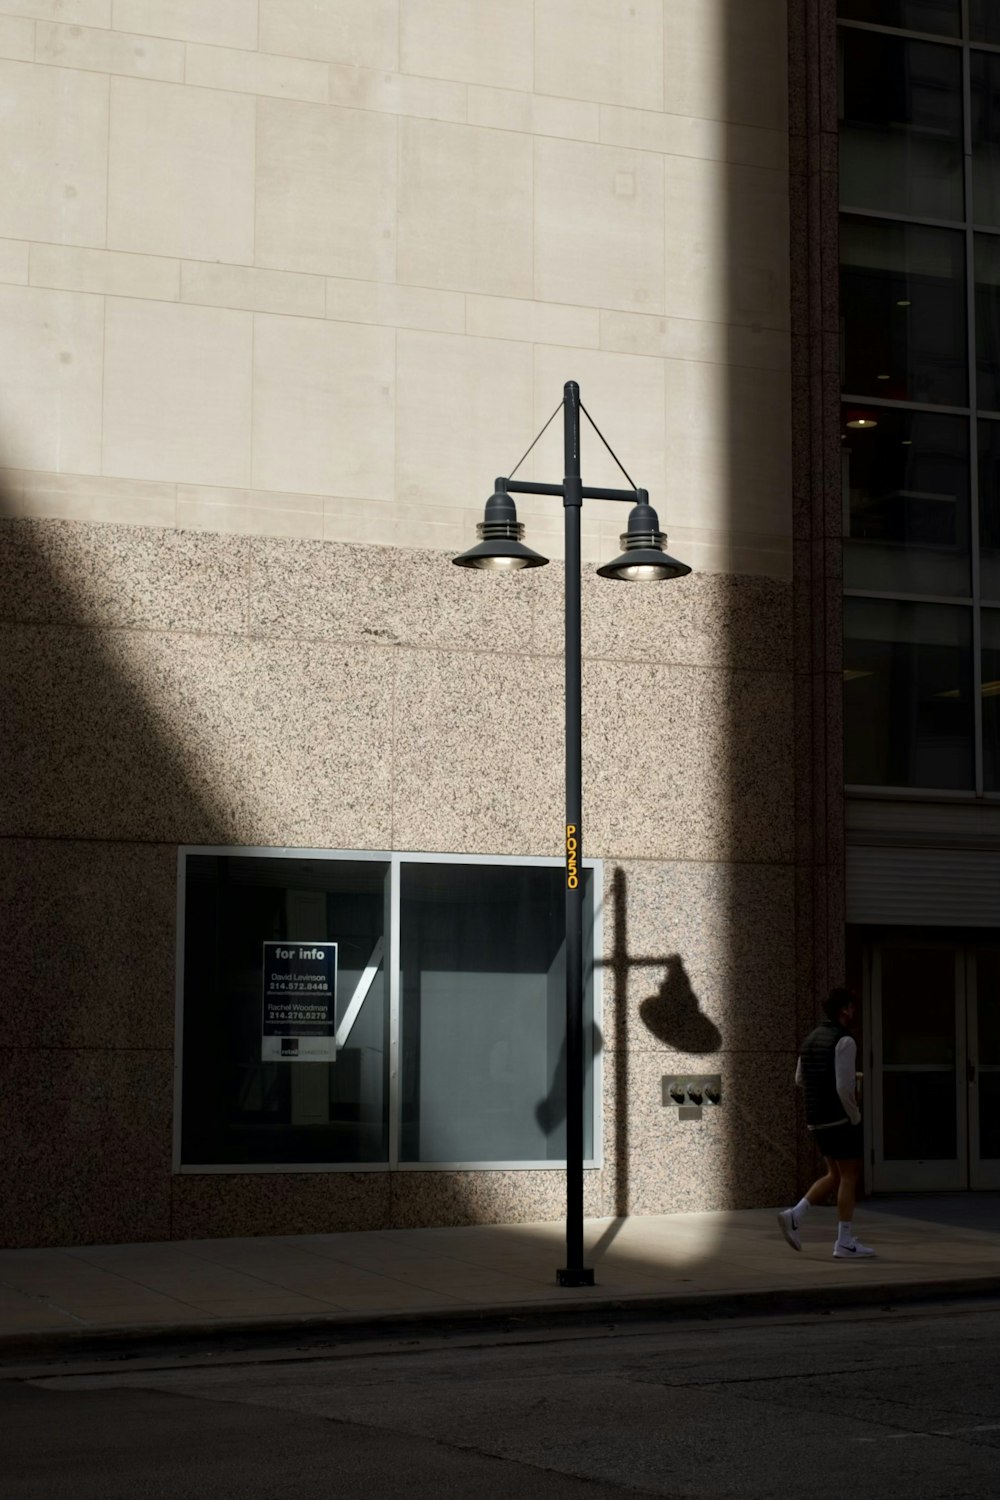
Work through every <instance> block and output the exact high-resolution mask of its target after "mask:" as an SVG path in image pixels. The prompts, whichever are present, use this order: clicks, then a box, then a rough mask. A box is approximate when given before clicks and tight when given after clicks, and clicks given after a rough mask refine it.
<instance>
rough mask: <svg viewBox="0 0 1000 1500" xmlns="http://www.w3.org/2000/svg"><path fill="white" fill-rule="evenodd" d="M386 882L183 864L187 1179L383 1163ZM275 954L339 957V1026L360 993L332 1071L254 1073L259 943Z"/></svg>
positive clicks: (276, 1065)
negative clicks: (258, 1168)
mask: <svg viewBox="0 0 1000 1500" xmlns="http://www.w3.org/2000/svg"><path fill="white" fill-rule="evenodd" d="M387 875H388V865H385V864H382V863H379V862H377V861H374V860H373V861H364V862H361V861H359V862H357V863H351V862H349V861H340V860H309V859H301V860H300V859H264V858H261V859H254V858H249V857H242V856H223V855H191V856H189V857H188V861H187V884H186V897H185V951H184V1075H183V1076H184V1098H183V1110H182V1120H183V1135H182V1147H181V1159H182V1161H183V1163H184V1165H185V1166H194V1165H201V1164H204V1165H216V1166H223V1165H228V1164H242V1163H274V1164H276V1165H277V1164H294V1163H296V1162H309V1163H313V1162H334V1163H335V1162H379V1161H385V1160H387V1155H388V1130H387V1120H388V1110H387V1101H388V1088H387V1076H388V1073H387V1060H388V1046H387V1019H388V1005H387V1001H386V985H385V964H384V960H381V961H380V960H379V958H378V953H377V949H378V945H379V943H380V942H381V941H382V940H383V939H384V934H385V911H386V879H387ZM283 942H285V943H288V944H289V945H292V946H294V947H295V948H296V949H299V948H301V946H302V945H303V944H305V945H314V944H316V945H318V944H323V945H324V947H325V948H326V947H328V946H329V945H330V944H331V943H336V944H337V964H336V1000H335V1007H334V1009H335V1022H336V1023H337V1024H339V1023H340V1022H342V1021H343V1019H344V1016H345V1014H346V1012H347V1010H348V1007H349V1006H350V1003H351V1001H352V999H353V998H355V997H356V996H357V995H358V993H359V989H360V990H363V991H364V999H363V1002H362V1004H361V1008H360V1011H359V1013H358V1016H357V1020H356V1021H355V1023H354V1025H353V1027H352V1028H351V1031H350V1034H349V1035H348V1036H346V1038H345V1041H344V1045H343V1047H342V1048H341V1050H340V1051H339V1052H338V1053H337V1055H336V1060H335V1061H333V1062H300V1061H295V1060H293V1059H292V1057H291V1055H289V1059H288V1060H287V1061H284V1060H282V1061H263V1060H262V1054H263V1052H264V1051H265V1050H268V1049H267V1048H266V1047H265V1044H264V1043H263V1040H262V1019H263V1018H262V1009H263V999H264V984H265V972H266V969H265V963H264V944H265V943H271V944H275V943H283ZM269 951H272V950H269ZM313 951H314V950H313ZM372 962H374V963H377V965H378V967H377V971H376V973H375V975H374V978H373V979H371V982H370V984H368V987H367V988H365V985H366V983H367V981H366V978H365V970H366V968H367V967H368V966H369V964H370V963H372ZM290 1040H294V1038H291V1039H290ZM292 1050H293V1049H291V1048H289V1053H290V1054H291V1051H292Z"/></svg>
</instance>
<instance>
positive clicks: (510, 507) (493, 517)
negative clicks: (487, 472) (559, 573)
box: [452, 479, 548, 573]
mask: <svg viewBox="0 0 1000 1500" xmlns="http://www.w3.org/2000/svg"><path fill="white" fill-rule="evenodd" d="M506 485H507V481H506V480H505V479H498V480H497V481H496V487H495V489H494V491H493V494H492V495H491V496H490V498H489V499H488V500H487V502H486V510H485V512H484V513H483V519H482V520H481V521H480V522H479V524H478V526H477V527H476V534H477V535H478V537H479V541H478V543H477V544H476V546H475V547H470V548H469V550H468V552H462V553H460V554H459V556H458V557H453V558H452V562H453V563H454V564H455V566H456V567H458V568H479V569H481V570H482V571H483V572H488V573H512V572H516V571H517V570H518V569H519V568H542V567H544V566H545V564H546V563H547V562H548V558H547V557H542V555H541V553H540V552H532V550H531V548H530V547H526V546H525V545H524V543H523V542H522V541H521V538H522V537H523V535H524V525H523V523H522V522H521V521H519V520H518V519H517V509H516V507H515V505H514V502H513V500H512V499H511V498H510V495H509V494H508V493H507V488H506Z"/></svg>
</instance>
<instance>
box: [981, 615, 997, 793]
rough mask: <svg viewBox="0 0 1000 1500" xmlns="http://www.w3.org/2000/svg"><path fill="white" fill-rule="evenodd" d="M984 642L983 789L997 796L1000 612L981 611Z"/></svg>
mask: <svg viewBox="0 0 1000 1500" xmlns="http://www.w3.org/2000/svg"><path fill="white" fill-rule="evenodd" d="M980 622H981V630H982V642H983V653H982V656H983V660H982V671H983V688H982V692H983V785H984V787H985V789H986V791H988V792H1000V611H998V610H995V609H984V610H983V612H982V614H981V616H980Z"/></svg>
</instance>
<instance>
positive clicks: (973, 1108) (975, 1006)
mask: <svg viewBox="0 0 1000 1500" xmlns="http://www.w3.org/2000/svg"><path fill="white" fill-rule="evenodd" d="M982 946H983V945H982V944H981V943H969V944H967V946H966V955H965V963H966V973H967V976H968V981H967V985H966V990H967V995H968V1005H967V1013H968V1021H967V1023H966V1056H967V1067H966V1074H967V1078H968V1085H969V1086H968V1088H967V1090H966V1094H967V1096H968V1110H969V1187H970V1188H972V1189H973V1190H974V1191H975V1192H984V1191H985V1192H988V1191H990V1190H995V1189H997V1188H1000V1160H996V1159H994V1158H993V1157H989V1158H987V1159H986V1160H985V1161H984V1160H983V1159H982V1158H981V1157H980V1155H979V1082H980V1079H981V1077H982V1071H983V1070H982V1064H981V1063H980V1061H979V983H978V980H979V971H978V955H979V949H980V948H981V947H982ZM987 1066H988V1068H989V1070H990V1072H991V1073H998V1072H1000V1065H997V1064H995V1063H990V1064H988V1065H987Z"/></svg>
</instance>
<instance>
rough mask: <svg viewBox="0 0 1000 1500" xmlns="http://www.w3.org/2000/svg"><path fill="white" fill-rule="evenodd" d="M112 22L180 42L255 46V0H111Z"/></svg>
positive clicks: (124, 29)
mask: <svg viewBox="0 0 1000 1500" xmlns="http://www.w3.org/2000/svg"><path fill="white" fill-rule="evenodd" d="M114 23H115V26H116V27H117V28H118V29H119V30H121V31H141V32H145V33H146V34H147V35H149V36H168V37H176V38H177V39H178V40H179V41H182V42H207V43H208V44H209V45H215V46H218V47H256V45H257V0H211V4H206V3H205V0H114Z"/></svg>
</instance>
